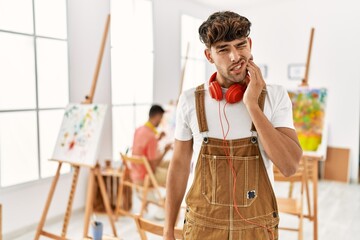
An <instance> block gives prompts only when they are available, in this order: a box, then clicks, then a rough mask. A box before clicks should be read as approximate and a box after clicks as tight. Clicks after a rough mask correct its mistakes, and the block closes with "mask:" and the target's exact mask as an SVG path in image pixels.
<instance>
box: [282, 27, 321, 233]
mask: <svg viewBox="0 0 360 240" xmlns="http://www.w3.org/2000/svg"><path fill="white" fill-rule="evenodd" d="M314 33H315V28H311V32H310V41H309V48H308V54H307V59H306V66H305V76H304V78H303V79H302V81H301V84H300V87H309V71H310V60H311V52H312V46H313V42H314ZM302 158H303V160H304V161H308V168H309V169H307V171H308V172H307V176H308V180H311V181H312V183H313V209H312V212H311V208H310V207H309V206H308V207H309V210H308V214H306V215H304V217H305V218H308V219H309V220H310V221H312V222H313V227H314V235H313V237H314V240H317V239H318V217H317V216H318V214H317V211H318V209H317V202H318V201H317V194H318V163H319V161H321V160H322V158H323V157H321V156H311V155H306V154H304V155H303V157H302ZM308 180H307V181H308ZM292 188H293V186H292V185H290V191H289V194H291V193H292ZM305 191H306V195H307V196H306V198H307V199H306V200H307V203H308V205H309V203H310V198H309V193H310V191H309V184H308V182H307V183H306V184H305Z"/></svg>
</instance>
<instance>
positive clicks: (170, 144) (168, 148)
mask: <svg viewBox="0 0 360 240" xmlns="http://www.w3.org/2000/svg"><path fill="white" fill-rule="evenodd" d="M172 148H173V144H172V143H168V144H166V145H165V152H168V151H169V150H170V149H172Z"/></svg>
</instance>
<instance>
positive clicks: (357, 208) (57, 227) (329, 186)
mask: <svg viewBox="0 0 360 240" xmlns="http://www.w3.org/2000/svg"><path fill="white" fill-rule="evenodd" d="M287 189H288V186H287V185H280V184H276V186H275V191H276V193H277V194H283V193H285V191H287ZM135 201H138V200H136V199H135ZM137 206H138V203H135V207H137ZM156 211H157V209H156V208H155V207H153V208H150V209H149V213H148V214H147V216H146V218H148V219H150V220H154V217H153V216H154V214H155V212H156ZM97 217H98V219H99V220H100V221H102V222H103V223H104V224H105V229H104V232H105V234H108V235H111V229H110V226H109V224H108V220H107V218H106V216H97ZM280 217H281V220H280V221H281V224H283V225H284V224H286V225H292V224H294V225H296V224H297V218H293V217H289V216H283V215H281V216H280ZM154 221H155V220H154ZM180 222H181V223H182V221H180ZM304 224H305V225H304V230H305V233H304V240H312V239H313V238H312V236H313V232H312V231H313V230H312V224H311V223H309V222H308V220H304ZM61 227H62V222H58V223H55V224H50V225H48V226H46V227H45V229H46V230H47V231H50V232H53V233H57V234H59V233H60V232H61ZM116 227H117V232H118V235H119V236H120V237H119V238H120V239H123V240H132V239H134V240H136V239H140V238H139V235H138V233H137V231H136V227H135V223H134V222H133V220H132V219H130V218H125V217H123V218H120V219H119V220H118V221H117V222H116ZM82 228H83V214H82V213H77V214H74V215H73V216H72V218H71V222H70V225H69V228H68V237H69V238H71V239H81V236H82ZM34 234H35V230H34V231H31V232H28V233H25V234H23V235H21V236H19V237H17V238H15V239H14V238H13V239H14V240H30V239H33V237H34ZM148 238H149V240H156V239H161V237H157V236H150V235H149V236H148ZM13 239H11V240H13ZM43 239H45V238H43ZM279 239H281V240H292V239H294V240H295V239H297V234H296V233H294V232H285V231H280V238H279ZM357 239H360V185H359V184H342V183H337V182H325V181H322V182H320V183H319V240H357ZM4 240H10V239H4ZM216 240H218V239H216Z"/></svg>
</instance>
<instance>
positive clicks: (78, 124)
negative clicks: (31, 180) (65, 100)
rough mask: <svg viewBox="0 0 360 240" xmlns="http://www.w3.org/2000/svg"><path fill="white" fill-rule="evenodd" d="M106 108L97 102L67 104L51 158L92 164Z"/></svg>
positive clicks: (95, 156)
mask: <svg viewBox="0 0 360 240" xmlns="http://www.w3.org/2000/svg"><path fill="white" fill-rule="evenodd" d="M106 109H107V106H106V105H99V104H69V105H68V106H67V108H66V110H65V113H64V117H63V121H62V124H61V128H60V132H59V135H58V138H57V141H56V145H55V150H54V153H53V156H52V159H54V160H59V161H65V162H70V163H77V164H83V165H89V166H94V165H95V164H96V160H97V159H96V158H97V153H98V145H99V141H100V137H101V132H102V128H103V124H104V118H105V114H106Z"/></svg>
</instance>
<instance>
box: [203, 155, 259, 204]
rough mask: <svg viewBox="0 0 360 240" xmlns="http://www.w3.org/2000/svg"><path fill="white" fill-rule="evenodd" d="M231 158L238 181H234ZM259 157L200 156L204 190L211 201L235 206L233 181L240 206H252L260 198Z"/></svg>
mask: <svg viewBox="0 0 360 240" xmlns="http://www.w3.org/2000/svg"><path fill="white" fill-rule="evenodd" d="M229 160H230V161H231V163H232V165H233V168H234V173H235V176H236V181H234V177H233V173H232V169H231V166H230V164H229ZM260 160H261V158H260V157H259V156H258V155H256V156H247V157H236V156H231V157H226V156H214V155H205V154H202V155H201V161H202V162H201V192H202V195H203V196H204V197H205V199H206V200H207V201H208V203H210V204H214V205H222V206H230V205H233V198H232V197H231V196H232V193H233V184H234V183H235V184H236V191H235V199H236V203H237V205H238V206H239V207H246V206H250V205H251V204H252V203H253V202H254V201H255V200H256V198H257V195H258V183H259V181H258V180H259V161H260Z"/></svg>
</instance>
